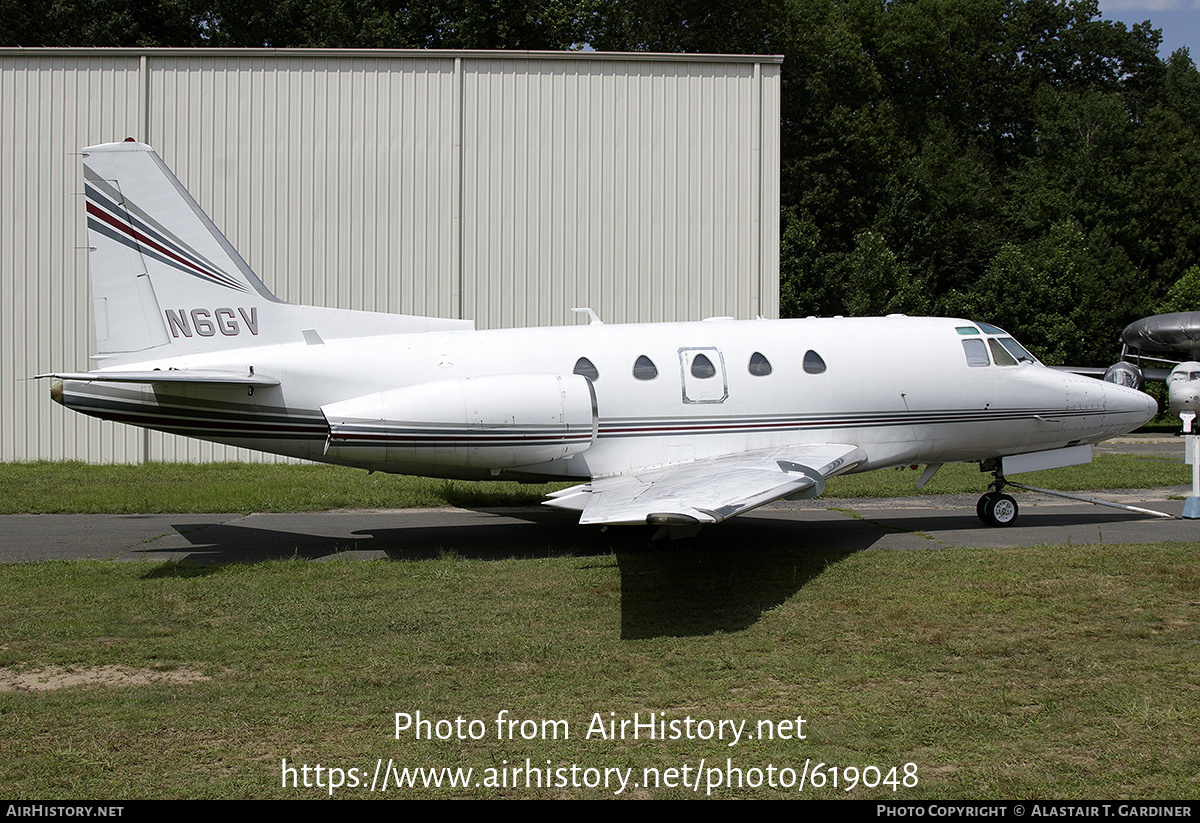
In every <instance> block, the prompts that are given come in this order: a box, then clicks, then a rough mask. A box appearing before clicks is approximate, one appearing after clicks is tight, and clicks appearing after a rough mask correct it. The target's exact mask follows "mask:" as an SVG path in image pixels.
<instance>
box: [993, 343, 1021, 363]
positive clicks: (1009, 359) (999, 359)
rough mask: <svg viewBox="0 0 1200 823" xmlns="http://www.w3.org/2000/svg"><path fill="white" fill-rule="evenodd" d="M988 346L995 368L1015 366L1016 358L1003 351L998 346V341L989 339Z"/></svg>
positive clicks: (1002, 348) (1001, 347)
mask: <svg viewBox="0 0 1200 823" xmlns="http://www.w3.org/2000/svg"><path fill="white" fill-rule="evenodd" d="M988 346H989V347H990V348H991V350H992V359H993V360H995V361H996V365H997V366H1015V365H1017V358H1015V357H1013V356H1012V355H1011V354H1009V353H1008V352H1007V351H1005V350H1004V347H1003V346H1001V345H1000V341H999V340H996V339H995V338H990V339H989V340H988Z"/></svg>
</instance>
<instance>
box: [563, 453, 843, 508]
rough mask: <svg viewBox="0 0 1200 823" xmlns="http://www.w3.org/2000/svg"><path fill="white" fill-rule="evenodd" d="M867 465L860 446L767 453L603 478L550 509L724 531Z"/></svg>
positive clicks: (570, 493)
mask: <svg viewBox="0 0 1200 823" xmlns="http://www.w3.org/2000/svg"><path fill="white" fill-rule="evenodd" d="M864 459H866V455H864V454H863V453H862V451H861V450H860V449H859V448H858V447H857V446H850V445H845V444H841V443H821V444H813V445H805V446H788V447H784V448H778V449H761V450H757V451H751V452H742V453H739V454H732V455H726V456H724V457H715V458H709V459H706V460H696V461H693V462H690V463H680V464H677V465H674V466H664V467H659V468H652V469H645V470H640V471H633V472H629V473H626V474H620V475H614V476H609V477H599V478H596V479H594V480H592V481H591V482H590V483H585V484H583V485H580V486H573V487H572V488H569V489H563V490H562V491H560V492H556V493H554V494H553V495H551V497H552V498H553V499H551V500H547V501H546V504H545V505H547V506H555V507H558V508H565V509H576V510H581V511H582V514H581V515H580V518H579V522H580V523H596V524H603V525H618V524H624V525H633V524H642V523H649V524H650V525H686V524H696V523H719V522H721V521H722V520H728V519H729V518H730V517H734V516H735V515H739V514H742V513H743V512H747V511H749V510H751V509H754V508H757V507H758V506H761V505H763V504H764V503H770V502H771V501H772V500H778V499H780V498H782V497H788V496H790V495H794V494H801V493H803V494H804V496H806V497H815V496H817V495H819V494H820V493H821V492H822V491H824V490H825V478H827V477H829V476H831V475H833V474H837V473H839V472H843V471H846V470H847V469H850V468H853V467H854V466H856V465H857V464H859V463H861V462H862V461H863V460H864Z"/></svg>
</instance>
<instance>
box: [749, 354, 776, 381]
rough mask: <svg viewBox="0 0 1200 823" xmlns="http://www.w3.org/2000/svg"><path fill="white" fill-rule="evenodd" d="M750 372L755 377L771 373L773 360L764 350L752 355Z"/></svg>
mask: <svg viewBox="0 0 1200 823" xmlns="http://www.w3.org/2000/svg"><path fill="white" fill-rule="evenodd" d="M750 373H751V374H752V375H754V376H755V377H766V376H767V375H768V374H770V373H771V361H770V360H768V359H767V358H766V356H765V355H764V354H763V353H762V352H757V351H756V352H755V353H754V354H752V355H750Z"/></svg>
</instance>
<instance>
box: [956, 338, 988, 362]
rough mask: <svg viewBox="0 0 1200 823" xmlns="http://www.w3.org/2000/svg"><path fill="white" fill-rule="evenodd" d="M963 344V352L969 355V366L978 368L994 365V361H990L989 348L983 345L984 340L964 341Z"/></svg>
mask: <svg viewBox="0 0 1200 823" xmlns="http://www.w3.org/2000/svg"><path fill="white" fill-rule="evenodd" d="M962 344H963V351H964V352H966V353H967V365H968V366H970V367H972V368H976V367H979V366H990V365H992V361H990V360H988V355H987V348H986V347H985V346H984V345H983V341H982V340H974V339H972V340H964V341H962Z"/></svg>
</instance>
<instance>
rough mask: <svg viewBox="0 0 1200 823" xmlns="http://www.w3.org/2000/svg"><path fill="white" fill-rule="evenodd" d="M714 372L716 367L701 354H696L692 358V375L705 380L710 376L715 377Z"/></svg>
mask: <svg viewBox="0 0 1200 823" xmlns="http://www.w3.org/2000/svg"><path fill="white" fill-rule="evenodd" d="M716 374H717V367H716V366H714V365H713V363H712V361H711V360H709V359H708V358H707V357H706V356H704V355H703V354H698V355H696V357H695V358H694V359H693V360H692V377H697V378H699V379H701V380H707V379H708V378H710V377H715V376H716Z"/></svg>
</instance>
